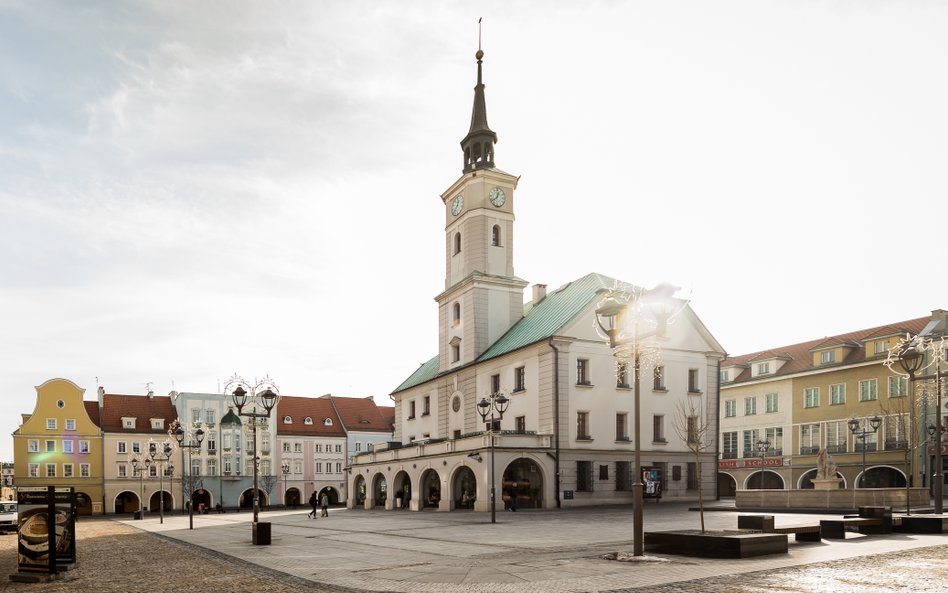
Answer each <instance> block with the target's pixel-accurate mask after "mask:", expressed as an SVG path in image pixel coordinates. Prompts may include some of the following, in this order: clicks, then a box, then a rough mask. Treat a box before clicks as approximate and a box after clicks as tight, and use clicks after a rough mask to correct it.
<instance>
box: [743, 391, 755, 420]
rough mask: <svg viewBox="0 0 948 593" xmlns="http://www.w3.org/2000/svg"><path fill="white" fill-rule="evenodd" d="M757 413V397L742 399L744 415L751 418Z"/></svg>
mask: <svg viewBox="0 0 948 593" xmlns="http://www.w3.org/2000/svg"><path fill="white" fill-rule="evenodd" d="M756 413H757V396H751V397H745V398H744V415H745V416H753V415H754V414H756Z"/></svg>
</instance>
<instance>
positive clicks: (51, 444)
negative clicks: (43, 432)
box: [46, 441, 56, 453]
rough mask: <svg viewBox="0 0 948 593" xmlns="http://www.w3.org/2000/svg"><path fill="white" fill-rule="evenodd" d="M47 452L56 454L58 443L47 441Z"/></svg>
mask: <svg viewBox="0 0 948 593" xmlns="http://www.w3.org/2000/svg"><path fill="white" fill-rule="evenodd" d="M46 452H47V453H55V452H56V441H46Z"/></svg>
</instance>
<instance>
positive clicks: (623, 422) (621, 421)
mask: <svg viewBox="0 0 948 593" xmlns="http://www.w3.org/2000/svg"><path fill="white" fill-rule="evenodd" d="M616 440H617V441H628V440H629V415H628V414H627V413H625V412H619V413H617V414H616Z"/></svg>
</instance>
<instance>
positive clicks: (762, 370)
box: [757, 362, 770, 375]
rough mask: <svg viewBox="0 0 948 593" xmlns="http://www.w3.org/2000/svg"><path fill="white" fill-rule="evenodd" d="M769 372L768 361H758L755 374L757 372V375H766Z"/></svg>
mask: <svg viewBox="0 0 948 593" xmlns="http://www.w3.org/2000/svg"><path fill="white" fill-rule="evenodd" d="M769 372H770V363H769V362H762V363H760V364H759V365H757V374H758V375H766V374H768V373H769Z"/></svg>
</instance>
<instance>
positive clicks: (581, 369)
mask: <svg viewBox="0 0 948 593" xmlns="http://www.w3.org/2000/svg"><path fill="white" fill-rule="evenodd" d="M576 384H577V385H590V384H591V383H590V382H589V361H588V360H586V359H585V358H580V359H578V360H577V361H576Z"/></svg>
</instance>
